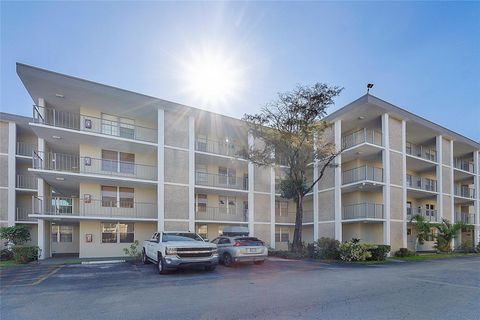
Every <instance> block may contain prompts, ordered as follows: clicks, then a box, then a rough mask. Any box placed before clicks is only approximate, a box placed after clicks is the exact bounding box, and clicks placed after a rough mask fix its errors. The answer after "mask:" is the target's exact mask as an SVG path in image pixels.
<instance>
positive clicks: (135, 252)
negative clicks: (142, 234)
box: [123, 240, 141, 260]
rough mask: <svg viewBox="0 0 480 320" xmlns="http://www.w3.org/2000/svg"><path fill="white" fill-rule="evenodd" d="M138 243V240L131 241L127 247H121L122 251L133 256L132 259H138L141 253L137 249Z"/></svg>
mask: <svg viewBox="0 0 480 320" xmlns="http://www.w3.org/2000/svg"><path fill="white" fill-rule="evenodd" d="M139 245H140V243H139V242H138V240H135V241H133V243H132V244H131V245H130V247H128V248H123V252H124V253H125V254H126V255H127V256H130V257H131V258H133V259H134V260H140V256H141V253H140V251H139V250H138V247H139Z"/></svg>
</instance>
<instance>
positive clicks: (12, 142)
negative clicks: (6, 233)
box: [7, 122, 17, 226]
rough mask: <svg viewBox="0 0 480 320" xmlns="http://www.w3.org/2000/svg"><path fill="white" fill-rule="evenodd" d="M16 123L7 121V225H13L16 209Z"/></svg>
mask: <svg viewBox="0 0 480 320" xmlns="http://www.w3.org/2000/svg"><path fill="white" fill-rule="evenodd" d="M16 145H17V125H16V124H15V122H9V123H8V159H7V162H8V180H7V181H8V194H7V199H8V200H7V202H8V206H7V208H8V212H7V219H8V225H9V226H13V225H15V211H16V199H15V195H16V191H15V187H16V181H17V174H16V172H17V169H16V161H15V154H16V153H17V148H16Z"/></svg>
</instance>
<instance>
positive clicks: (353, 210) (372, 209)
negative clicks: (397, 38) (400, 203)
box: [342, 203, 384, 220]
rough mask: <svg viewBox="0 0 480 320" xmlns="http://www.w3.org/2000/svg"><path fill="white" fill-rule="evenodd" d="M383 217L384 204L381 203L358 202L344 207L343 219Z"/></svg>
mask: <svg viewBox="0 0 480 320" xmlns="http://www.w3.org/2000/svg"><path fill="white" fill-rule="evenodd" d="M383 218H384V214H383V204H380V203H356V204H351V205H346V206H344V207H343V208H342V219H343V220H357V219H383Z"/></svg>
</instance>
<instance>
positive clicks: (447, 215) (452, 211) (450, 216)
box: [443, 140, 455, 250]
mask: <svg viewBox="0 0 480 320" xmlns="http://www.w3.org/2000/svg"><path fill="white" fill-rule="evenodd" d="M454 177H455V175H454V165H453V140H450V181H451V182H452V184H451V185H450V193H451V197H450V212H443V218H446V219H448V220H450V222H452V223H453V222H454V221H455V181H454ZM454 249H455V240H454V241H452V250H454Z"/></svg>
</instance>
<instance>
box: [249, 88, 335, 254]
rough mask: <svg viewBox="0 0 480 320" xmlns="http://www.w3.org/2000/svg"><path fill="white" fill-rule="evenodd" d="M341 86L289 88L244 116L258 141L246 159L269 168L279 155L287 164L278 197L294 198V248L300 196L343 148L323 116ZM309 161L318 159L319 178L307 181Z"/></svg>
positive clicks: (299, 238)
mask: <svg viewBox="0 0 480 320" xmlns="http://www.w3.org/2000/svg"><path fill="white" fill-rule="evenodd" d="M342 90H343V88H339V87H331V86H328V85H326V84H324V83H316V84H315V85H313V86H298V87H297V88H296V89H294V90H293V91H291V92H287V93H279V94H278V98H277V99H276V100H274V101H273V102H271V103H269V104H267V105H266V106H265V107H263V108H262V109H261V110H260V113H258V114H252V115H248V114H246V115H245V116H244V117H243V120H245V121H246V122H247V123H248V124H249V129H250V132H251V134H252V135H253V137H254V139H255V142H256V143H254V145H253V146H250V147H249V149H248V152H247V155H246V156H247V158H248V159H249V160H250V161H252V162H253V163H254V164H256V165H257V166H271V165H273V164H275V162H276V160H278V159H279V158H280V157H281V158H282V159H283V161H284V163H283V164H284V165H286V166H287V168H288V169H287V172H286V179H284V180H283V181H281V183H280V189H281V194H282V197H283V198H286V199H292V200H294V202H295V205H296V216H295V232H294V235H293V243H292V250H293V251H295V252H299V251H300V250H301V247H302V219H303V199H304V197H305V195H306V194H307V193H309V192H310V191H312V189H313V187H314V185H315V184H316V183H318V181H320V180H321V179H322V177H323V175H324V173H325V170H326V169H327V168H328V167H330V166H332V165H333V160H334V159H335V157H336V156H337V155H338V154H339V153H340V152H341V150H340V148H339V146H335V143H334V141H332V140H333V139H332V138H331V136H330V137H329V136H327V135H326V134H325V133H326V132H325V131H326V130H327V128H329V126H330V125H329V124H328V123H327V122H326V121H324V120H323V118H324V117H325V116H326V114H327V113H326V110H327V108H328V107H329V106H331V105H332V104H334V100H333V99H334V98H335V97H336V96H338V95H339V94H340V92H341V91H342ZM313 159H316V160H317V161H316V162H315V165H316V166H317V168H318V177H316V179H315V180H314V181H312V182H310V183H307V181H306V179H305V178H306V172H307V167H308V165H309V164H310V163H312V162H313Z"/></svg>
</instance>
